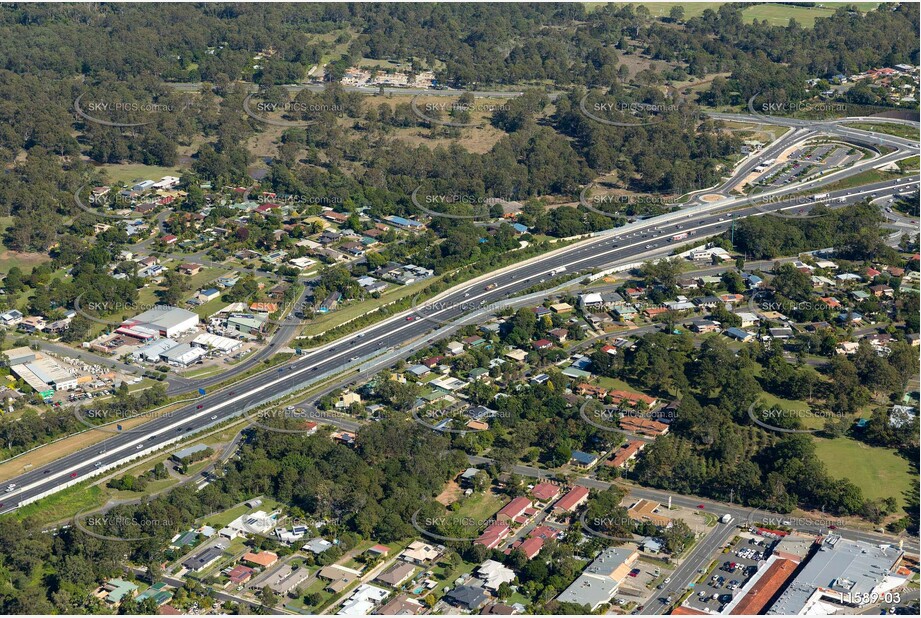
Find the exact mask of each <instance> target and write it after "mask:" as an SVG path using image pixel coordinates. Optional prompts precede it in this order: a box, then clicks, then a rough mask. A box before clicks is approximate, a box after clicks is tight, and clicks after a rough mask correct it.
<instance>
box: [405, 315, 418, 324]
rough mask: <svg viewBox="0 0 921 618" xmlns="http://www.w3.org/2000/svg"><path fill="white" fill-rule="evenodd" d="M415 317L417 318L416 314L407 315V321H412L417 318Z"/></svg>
mask: <svg viewBox="0 0 921 618" xmlns="http://www.w3.org/2000/svg"><path fill="white" fill-rule="evenodd" d="M415 319H416V316H414V315H408V316H406V321H407V322H412V321H413V320H415Z"/></svg>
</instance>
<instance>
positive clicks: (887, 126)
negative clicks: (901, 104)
mask: <svg viewBox="0 0 921 618" xmlns="http://www.w3.org/2000/svg"><path fill="white" fill-rule="evenodd" d="M847 126H849V127H854V128H855V129H863V130H864V131H874V132H876V133H886V134H887V135H895V136H896V137H904V138H906V139H918V129H915V128H913V127H910V126H908V125H904V124H894V123H891V122H875V123H874V122H856V123H848V125H847ZM915 158H917V157H915Z"/></svg>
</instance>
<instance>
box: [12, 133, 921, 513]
mask: <svg viewBox="0 0 921 618" xmlns="http://www.w3.org/2000/svg"><path fill="white" fill-rule="evenodd" d="M760 121H761V122H764V119H761V120H760ZM823 129H824V125H823ZM849 131H855V132H856V133H859V134H861V139H865V140H871V141H874V140H882V143H884V144H886V145H887V146H889V147H890V148H892V149H893V151H892V152H890V153H888V154H883V155H881V156H879V157H876V158H874V159H870V160H867V161H861V162H859V163H858V164H856V165H854V166H852V167H851V168H848V169H845V170H841V171H838V172H834V173H830V174H827V175H825V176H823V177H821V178H819V179H815V180H811V181H808V182H805V183H801V184H793V185H790V186H787V187H783V188H780V189H775V190H772V191H766V192H764V193H762V194H760V195H759V203H758V205H757V206H755V205H753V204H752V201H751V199H750V198H748V197H726V198H724V199H722V200H720V201H718V202H713V203H706V202H703V201H698V200H692V201H691V202H689V203H688V204H686V205H685V207H684V208H682V209H680V210H679V211H677V212H671V213H667V214H664V215H660V216H657V217H653V218H649V219H644V220H640V221H636V222H634V223H630V224H627V225H625V226H623V227H618V228H615V229H611V230H607V231H605V232H602V233H599V234H597V235H593V236H592V237H591V238H588V239H586V240H582V241H578V242H575V243H574V244H571V245H569V246H567V247H564V248H562V249H558V250H555V251H552V252H550V253H548V254H545V255H543V256H540V257H537V258H533V259H530V260H527V261H525V262H522V263H518V264H515V265H512V266H510V267H507V268H504V269H501V270H499V271H496V272H493V273H489V274H487V275H483V276H481V277H478V278H477V279H474V280H472V281H468V282H465V283H462V284H459V285H458V286H456V287H454V288H452V289H451V290H448V291H446V292H444V293H442V294H440V295H439V296H437V297H436V300H437V303H434V304H433V303H431V302H429V303H427V305H426V306H427V307H429V308H428V309H414V310H410V311H406V312H403V313H401V314H399V315H396V316H393V317H390V318H388V319H386V320H384V321H382V322H379V323H377V324H373V325H371V326H368V327H367V328H365V329H363V330H361V331H360V332H358V333H357V334H353V335H349V336H346V337H343V338H341V339H339V340H337V341H334V342H331V343H329V344H326V345H322V346H320V347H318V348H316V349H313V350H310V351H307V352H306V353H305V354H304V355H302V356H298V357H296V358H295V359H294V360H293V361H291V362H289V363H287V364H285V365H283V366H281V367H278V368H274V369H270V370H266V371H264V372H262V373H260V374H257V375H255V376H252V377H250V378H247V379H245V380H241V381H240V382H239V383H237V384H234V385H231V386H228V387H226V388H224V389H222V390H220V391H217V392H214V393H209V394H207V395H206V396H203V397H201V398H199V399H197V400H195V401H194V402H191V403H190V404H189V405H187V406H185V407H183V408H182V409H180V410H178V411H175V412H172V413H169V414H167V415H164V416H160V417H157V418H155V419H153V420H150V421H148V422H146V423H144V424H143V425H141V426H139V427H137V428H134V429H131V430H128V431H125V432H122V433H117V434H114V435H112V437H110V438H107V439H105V440H104V441H102V442H100V443H98V444H96V445H94V446H92V447H89V448H86V449H83V450H81V451H79V452H76V453H73V454H70V455H66V456H64V457H62V458H61V459H59V460H57V461H55V462H54V463H53V464H50V465H48V466H45V467H41V468H37V469H34V470H31V471H29V472H27V473H24V474H22V475H20V476H19V477H17V478H14V479H11V480H10V481H8V483H9V484H10V485H11V487H8V488H7V491H6V493H5V494H0V514H2V513H6V512H9V511H12V510H15V509H16V508H18V507H19V506H21V505H24V504H28V503H30V502H33V501H35V500H37V499H40V498H41V497H44V496H47V495H50V494H53V493H55V492H57V491H60V490H61V489H63V488H65V487H69V486H73V485H76V484H78V483H82V482H84V481H86V480H87V479H88V478H90V477H92V476H95V475H97V474H100V473H102V472H104V471H106V470H110V469H112V468H115V467H117V466H119V465H121V464H123V463H125V462H128V461H131V460H133V459H137V458H140V457H142V456H146V455H148V454H150V453H153V452H155V451H157V450H160V449H163V448H165V447H167V446H168V445H171V444H175V443H177V442H180V441H183V440H186V439H188V438H189V437H190V436H191V435H193V434H196V433H199V432H201V431H202V430H204V429H206V428H208V427H212V426H215V425H218V424H220V423H223V422H225V421H227V420H229V419H232V418H235V417H239V416H240V415H242V414H244V413H246V412H247V411H249V410H252V409H253V408H256V407H258V406H260V405H263V404H266V403H268V402H271V401H273V400H277V399H279V398H282V397H285V396H287V395H289V394H293V393H295V392H297V391H299V390H303V389H304V388H305V387H307V386H308V385H310V384H312V383H315V382H317V381H318V380H319V379H320V378H321V377H323V376H332V375H337V374H342V373H344V372H355V371H356V370H360V369H361V365H362V364H365V363H367V362H368V361H369V359H374V358H375V357H381V356H384V357H387V358H388V359H392V360H393V361H395V360H396V358H397V357H398V356H399V350H400V349H401V346H404V345H405V344H407V343H412V342H418V341H420V340H423V341H430V340H434V339H435V338H437V337H439V336H441V333H440V330H439V329H440V327H441V325H442V324H446V323H448V322H450V321H451V320H454V319H457V318H458V317H460V316H462V315H464V314H465V313H469V312H470V306H471V304H476V303H479V305H487V306H488V305H490V304H494V303H498V302H500V301H502V300H503V299H506V298H508V297H510V296H514V295H517V294H520V293H522V292H524V291H526V290H528V289H529V288H533V287H535V286H538V285H540V284H542V283H544V282H545V281H549V280H551V279H554V278H558V277H560V276H561V275H565V276H566V277H568V278H574V277H578V276H579V275H580V274H588V273H590V272H594V271H599V270H604V269H607V268H611V267H612V266H616V265H619V264H621V265H622V264H631V263H637V262H639V261H642V260H644V259H648V258H649V257H654V256H664V255H667V254H668V253H670V252H671V248H672V246H673V245H672V244H671V243H670V242H669V239H670V238H671V237H672V236H674V235H676V234H679V233H680V234H685V233H687V234H689V235H690V238H689V239H685V240H682V241H681V242H682V243H687V242H691V241H693V240H694V239H702V238H705V237H707V236H711V235H714V234H718V233H721V232H723V231H725V230H727V229H728V228H729V227H730V226H731V225H732V222H733V221H734V220H736V219H738V218H741V217H746V216H761V215H764V214H765V212H766V211H768V210H771V211H777V210H782V211H785V212H794V213H796V212H799V211H803V210H807V209H809V208H811V207H812V206H813V205H815V204H820V203H829V204H832V205H833V206H839V205H843V204H846V203H853V202H857V201H861V200H864V199H878V198H880V197H886V196H891V195H897V194H899V193H904V192H906V191H917V190H918V184H919V177H918V176H917V175H914V176H911V177H903V178H899V179H895V180H891V181H885V182H877V183H873V184H869V185H865V186H862V187H859V188H851V189H848V190H841V191H832V192H829V193H828V194H827V195H826V196H824V197H822V199H819V200H815V201H808V200H806V201H804V200H803V199H802V198H801V197H793V198H790V199H784V198H785V197H789V196H794V195H795V194H799V193H801V192H803V191H814V190H816V189H819V188H821V187H822V186H823V185H828V184H831V183H834V182H837V181H838V180H841V179H843V178H847V177H849V176H851V175H853V174H856V173H859V172H861V171H864V170H866V169H870V168H872V167H876V166H879V165H882V164H885V163H889V162H893V161H896V160H899V159H902V158H906V157H908V156H912V155H915V154H917V152H918V147H917V144H914V143H912V142H910V141H908V140H903V139H901V138H893V137H892V136H888V135H886V136H879V135H876V134H871V133H868V132H865V131H857V130H850V129H849ZM849 139H850V138H849ZM676 244H680V243H676Z"/></svg>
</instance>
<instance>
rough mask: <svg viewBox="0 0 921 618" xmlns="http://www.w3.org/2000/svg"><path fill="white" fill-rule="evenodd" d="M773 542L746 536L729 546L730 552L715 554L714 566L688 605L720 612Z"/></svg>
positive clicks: (755, 568) (760, 561) (756, 568)
mask: <svg viewBox="0 0 921 618" xmlns="http://www.w3.org/2000/svg"><path fill="white" fill-rule="evenodd" d="M774 542H775V541H772V540H771V539H765V538H749V537H747V536H745V537H743V538H741V539H740V540H739V541H738V542H737V543H736V544H735V545H733V546H732V548H731V551H729V552H728V553H720V554H718V555H717V556H716V559H717V566H716V568H715V569H714V570H713V573H712V574H711V575H710V577H709V578H708V580H707V581H706V582H705V583H703V584H698V585H697V586H696V587H695V589H694V590H695V592H694V594H692V595H691V596H690V598H689V599H688V601H687V603H688V605H690V606H691V607H694V608H696V609H700V610H706V611H710V612H714V613H717V612H720V611H722V609H723V607H724V606H725V605H726V604H727V603H729V602H730V601H731V600H732V599H733V598H734V597H735V595H736V594H738V593H739V590H740V589H741V588H742V587H743V586H744V585H745V582H747V581H748V580H749V579H750V578H751V576H752V575H754V574H755V572H756V571H757V570H758V568H759V565H760V564H761V563H762V562H763V561H764V559H765V557H766V554H767V553H769V552H768V550H769V549H770V547H771V546H772V545H773V544H774Z"/></svg>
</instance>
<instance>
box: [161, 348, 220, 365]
mask: <svg viewBox="0 0 921 618" xmlns="http://www.w3.org/2000/svg"><path fill="white" fill-rule="evenodd" d="M207 353H208V350H206V349H205V348H199V347H195V346H192V344H190V343H180V344H179V345H177V346H175V347H173V348H170V349H169V350H167V351H166V352H163V353H162V354H160V359H161V360H162V361H164V362H167V363H169V364H170V365H177V366H179V367H188V366H189V365H191V364H193V363H195V362H196V361H197V360H198V359H200V358H201V357H202V356H205V355H206V354H207Z"/></svg>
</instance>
